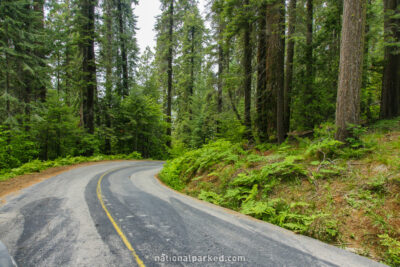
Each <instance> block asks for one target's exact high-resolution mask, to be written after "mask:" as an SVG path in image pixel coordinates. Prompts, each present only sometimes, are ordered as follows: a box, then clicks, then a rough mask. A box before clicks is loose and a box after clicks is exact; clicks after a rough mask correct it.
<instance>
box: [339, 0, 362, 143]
mask: <svg viewBox="0 0 400 267" xmlns="http://www.w3.org/2000/svg"><path fill="white" fill-rule="evenodd" d="M365 16H366V1H365V0H345V1H344V6H343V26H342V39H341V44H340V67H339V86H338V95H337V102H336V127H337V132H336V139H337V140H339V141H346V139H347V137H349V135H350V133H349V130H348V127H349V126H351V125H357V124H359V121H360V89H361V83H362V69H363V56H364V33H365Z"/></svg>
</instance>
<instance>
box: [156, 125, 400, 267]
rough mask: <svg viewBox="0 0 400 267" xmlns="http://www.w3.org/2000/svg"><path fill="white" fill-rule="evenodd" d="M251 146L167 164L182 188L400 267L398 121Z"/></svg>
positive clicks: (221, 144) (206, 151) (209, 148)
mask: <svg viewBox="0 0 400 267" xmlns="http://www.w3.org/2000/svg"><path fill="white" fill-rule="evenodd" d="M354 133H355V138H352V139H350V140H348V141H349V144H348V145H346V146H344V145H343V144H342V143H340V142H337V141H335V140H334V139H333V138H332V136H333V130H332V127H331V126H330V125H323V126H322V127H321V128H319V129H316V131H315V138H314V139H312V140H309V139H297V140H292V141H290V142H286V143H284V144H282V145H280V146H277V145H262V146H258V147H256V148H253V149H245V148H244V147H245V146H244V145H243V144H232V143H230V142H228V141H224V140H219V141H217V142H214V143H211V144H208V145H206V146H204V147H202V148H200V149H198V150H195V151H190V152H188V153H186V154H184V155H183V156H181V157H178V158H176V159H173V160H170V161H168V162H167V163H166V165H165V167H164V169H163V171H162V172H161V173H160V179H161V180H162V181H163V182H164V183H166V184H168V185H170V186H171V187H173V188H174V189H176V190H179V191H181V192H184V193H186V194H188V195H191V196H194V197H197V198H200V199H202V200H205V201H208V202H211V203H214V204H217V205H221V206H224V207H227V208H230V209H233V210H236V211H239V212H241V213H244V214H247V215H250V216H253V217H255V218H258V219H261V220H264V221H267V222H270V223H273V224H276V225H279V226H281V227H284V228H287V229H290V230H292V231H294V232H297V233H299V234H304V235H307V236H311V237H314V238H317V239H320V240H322V241H325V242H328V243H330V244H334V245H336V246H339V247H343V248H347V249H349V250H351V251H353V252H356V253H359V254H361V255H364V256H367V257H370V258H372V259H375V260H378V261H382V262H385V263H387V264H389V265H392V266H400V265H399V264H400V263H399V259H400V249H399V244H400V217H399V214H400V212H399V211H400V118H397V119H394V120H386V121H380V122H378V123H376V124H375V125H372V126H370V127H369V128H368V129H361V128H355V129H354Z"/></svg>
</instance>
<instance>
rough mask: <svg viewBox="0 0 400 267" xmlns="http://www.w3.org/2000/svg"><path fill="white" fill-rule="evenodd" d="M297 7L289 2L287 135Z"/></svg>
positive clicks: (286, 79)
mask: <svg viewBox="0 0 400 267" xmlns="http://www.w3.org/2000/svg"><path fill="white" fill-rule="evenodd" d="M296 5H297V0H290V2H289V8H288V12H289V24H288V33H287V39H288V41H287V49H286V63H285V65H286V73H285V84H284V113H285V115H284V131H285V134H286V135H287V133H288V132H289V131H290V113H291V111H290V106H291V102H292V101H291V100H292V98H291V92H292V83H293V58H294V45H295V42H294V39H293V38H294V33H295V31H296Z"/></svg>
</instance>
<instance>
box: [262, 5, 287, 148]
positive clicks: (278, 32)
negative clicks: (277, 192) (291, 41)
mask: <svg viewBox="0 0 400 267" xmlns="http://www.w3.org/2000/svg"><path fill="white" fill-rule="evenodd" d="M284 3H285V2H284V0H275V1H273V2H270V3H269V4H268V6H267V38H268V39H267V62H266V79H267V94H268V103H267V109H268V117H269V118H270V120H269V123H268V124H269V127H268V128H269V130H270V131H271V132H272V131H273V130H276V136H277V139H278V142H279V143H282V142H283V141H284V138H285V133H284V127H283V120H284V114H283V112H284V105H283V100H284V99H283V97H284V95H283V90H284V60H285V59H284V58H285V39H284V35H285V27H284V20H285V14H284Z"/></svg>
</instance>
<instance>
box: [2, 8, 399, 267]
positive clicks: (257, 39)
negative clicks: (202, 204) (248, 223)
mask: <svg viewBox="0 0 400 267" xmlns="http://www.w3.org/2000/svg"><path fill="white" fill-rule="evenodd" d="M143 1H144V0H143ZM206 2H207V4H206V6H205V11H204V12H201V11H200V8H199V2H198V1H196V0H160V6H159V8H160V9H161V11H160V15H159V16H157V18H156V24H155V25H154V30H155V32H156V40H155V46H154V47H147V48H146V49H145V50H144V51H142V52H141V51H140V49H139V46H138V40H137V31H138V28H137V20H138V15H139V14H137V13H136V10H135V8H136V7H137V5H138V4H139V2H138V0H1V1H0V181H1V180H4V179H9V178H12V177H14V176H17V175H20V174H24V173H27V172H36V171H40V170H42V169H45V168H49V167H53V166H59V165H68V164H75V163H79V162H83V161H97V160H103V159H139V158H146V159H158V160H168V161H167V163H166V164H165V167H164V169H163V170H162V172H161V173H160V179H161V180H162V181H163V182H164V183H166V184H167V185H169V186H170V187H172V188H174V189H176V190H179V191H182V192H184V193H187V194H189V195H192V196H195V197H198V198H200V199H202V200H205V201H208V202H211V203H214V204H217V205H221V206H225V207H227V208H230V209H233V210H237V211H239V212H241V213H244V214H247V215H250V216H253V217H256V218H258V219H261V220H265V221H268V222H271V223H274V224H277V225H279V226H281V227H285V228H287V229H290V230H292V231H295V232H297V233H301V234H305V235H309V236H312V237H314V238H317V239H320V240H323V241H326V242H329V243H334V244H335V245H338V246H341V247H345V246H347V245H351V246H354V247H355V248H353V249H357V250H356V251H352V252H357V253H359V254H361V255H364V256H369V257H371V258H373V259H376V260H379V261H384V262H385V263H387V264H390V265H392V266H399V264H400V241H399V238H400V232H399V230H398V229H399V228H398V227H399V226H400V220H399V217H398V210H399V209H400V201H399V194H398V192H399V189H400V176H399V172H400V169H399V166H400V156H399V155H400V139H399V136H400V127H399V126H400V121H399V118H400V117H399V116H400V0H208V1H206ZM155 8H158V7H155ZM24 166H25V167H24ZM334 193H335V194H334ZM396 214H397V215H396ZM354 216H356V218H357V220H356V221H355V219H354V218H355V217H354ZM357 216H358V217H357Z"/></svg>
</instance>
